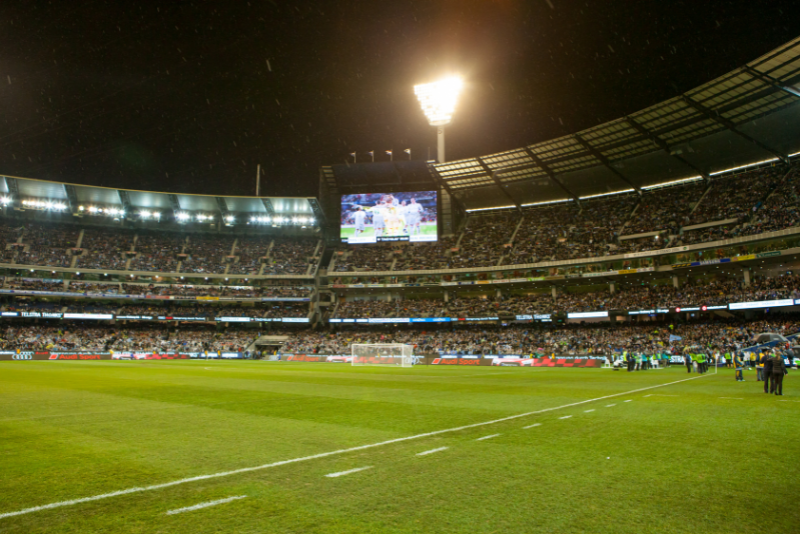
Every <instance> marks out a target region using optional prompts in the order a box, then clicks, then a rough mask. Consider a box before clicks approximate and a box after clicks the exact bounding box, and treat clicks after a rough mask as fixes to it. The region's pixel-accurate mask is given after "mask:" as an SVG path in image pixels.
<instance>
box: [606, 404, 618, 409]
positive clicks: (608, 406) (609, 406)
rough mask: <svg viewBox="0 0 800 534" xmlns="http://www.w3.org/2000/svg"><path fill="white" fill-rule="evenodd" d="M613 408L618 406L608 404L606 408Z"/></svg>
mask: <svg viewBox="0 0 800 534" xmlns="http://www.w3.org/2000/svg"><path fill="white" fill-rule="evenodd" d="M612 406H616V404H606V408H611V407H612Z"/></svg>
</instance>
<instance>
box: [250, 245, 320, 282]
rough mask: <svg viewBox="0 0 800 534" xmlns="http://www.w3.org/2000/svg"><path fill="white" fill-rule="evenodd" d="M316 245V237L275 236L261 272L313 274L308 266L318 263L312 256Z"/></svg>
mask: <svg viewBox="0 0 800 534" xmlns="http://www.w3.org/2000/svg"><path fill="white" fill-rule="evenodd" d="M316 246H317V239H315V238H311V237H303V238H299V237H298V238H277V237H276V238H275V239H274V242H273V245H272V249H271V250H270V253H269V262H268V263H267V264H266V265H265V266H264V272H263V273H262V274H272V275H278V274H307V273H308V274H315V273H314V272H310V269H309V267H310V266H315V265H316V263H318V258H315V257H314V249H315V248H316ZM311 270H312V271H313V269H311Z"/></svg>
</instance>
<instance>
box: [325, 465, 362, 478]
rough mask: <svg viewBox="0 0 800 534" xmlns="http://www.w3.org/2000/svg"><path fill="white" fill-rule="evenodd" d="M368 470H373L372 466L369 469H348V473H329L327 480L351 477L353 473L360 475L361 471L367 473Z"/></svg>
mask: <svg viewBox="0 0 800 534" xmlns="http://www.w3.org/2000/svg"><path fill="white" fill-rule="evenodd" d="M367 469H372V466H371V465H368V466H367V467H356V468H355V469H348V470H347V471H339V472H338V473H328V474H327V475H325V476H326V477H327V478H336V477H341V476H344V475H349V474H351V473H358V472H359V471H366V470H367Z"/></svg>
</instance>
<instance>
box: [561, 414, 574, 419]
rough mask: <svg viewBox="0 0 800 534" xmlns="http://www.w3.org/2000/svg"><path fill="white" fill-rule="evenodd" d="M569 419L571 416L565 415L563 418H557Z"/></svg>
mask: <svg viewBox="0 0 800 534" xmlns="http://www.w3.org/2000/svg"><path fill="white" fill-rule="evenodd" d="M570 417H572V416H571V415H565V416H564V417H559V419H569V418H570Z"/></svg>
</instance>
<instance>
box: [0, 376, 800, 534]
mask: <svg viewBox="0 0 800 534" xmlns="http://www.w3.org/2000/svg"><path fill="white" fill-rule="evenodd" d="M696 376H697V375H687V374H686V372H685V370H684V369H683V368H682V367H681V368H672V369H664V370H651V371H646V372H637V373H626V372H615V371H611V370H600V369H558V368H534V369H527V368H505V367H492V368H469V369H462V368H455V369H454V368H449V367H448V368H440V367H415V368H410V369H402V368H380V367H357V368H353V367H351V366H347V365H338V364H327V365H326V364H313V363H290V362H282V363H281V362H255V361H244V362H230V361H220V362H216V361H215V362H194V361H192V362H175V361H160V362H155V361H142V362H49V361H46V362H37V361H21V362H2V363H0V402H1V403H2V404H1V405H2V413H0V515H2V514H4V513H8V512H14V511H19V510H23V509H26V508H30V507H34V506H39V505H45V504H49V503H55V502H60V501H67V500H72V499H78V498H82V497H89V496H93V495H100V494H106V493H109V492H114V491H117V490H124V489H127V488H132V487H143V486H148V485H153V484H160V483H165V482H170V481H175V480H179V479H184V478H187V477H194V476H198V475H207V474H213V473H219V472H223V471H229V470H235V469H240V468H244V467H251V466H258V465H264V464H269V463H272V462H278V461H282V460H288V459H293V458H300V457H307V456H309V455H316V454H320V453H325V452H330V451H335V450H339V449H347V448H351V447H357V446H361V445H367V444H373V443H378V442H383V441H387V440H393V439H396V438H402V437H406V436H412V435H417V434H421V433H428V432H434V431H438V430H443V429H449V428H454V427H460V426H464V425H470V424H475V423H480V422H485V421H492V420H496V419H500V418H504V417H508V416H512V415H515V414H520V413H525V412H535V411H539V410H545V409H550V408H557V407H560V406H564V405H568V404H573V403H577V402H581V401H585V400H589V399H595V398H599V397H606V396H610V395H617V394H620V393H626V392H632V391H634V390H638V389H641V388H649V387H651V386H657V385H660V384H666V383H669V382H675V381H678V380H683V379H686V378H692V377H696ZM746 379H747V381H746V382H744V383H739V382H735V381H734V379H733V375H732V371H728V370H720V371H719V374H717V375H714V374H709V375H706V376H704V377H701V378H697V379H694V380H689V381H684V382H679V383H675V384H672V385H667V386H664V387H658V388H654V389H647V390H644V391H639V392H634V393H626V394H623V395H617V396H614V397H610V398H606V399H601V400H596V401H592V402H587V403H583V404H580V405H576V406H569V407H564V408H561V409H556V410H551V411H544V412H541V413H538V414H533V415H529V416H526V417H521V418H516V419H510V420H507V421H504V422H499V423H496V424H491V425H486V426H479V427H472V428H467V429H464V430H459V431H455V432H448V433H441V434H436V435H432V436H427V437H421V438H418V439H413V440H407V441H400V442H396V443H391V444H387V445H383V446H378V447H373V448H366V449H361V450H357V451H352V452H346V453H342V454H336V455H330V456H325V457H321V458H316V459H310V460H307V461H303V462H296V463H289V464H285V465H280V466H276V467H271V468H266V469H261V470H254V471H249V472H244V473H239V474H234V475H230V476H224V477H217V478H210V479H205V480H198V481H193V482H187V483H183V484H179V485H174V486H169V487H165V488H161V489H155V490H152V491H142V492H136V493H131V494H127V495H119V496H114V497H109V498H104V499H100V500H96V501H92V502H85V503H80V504H75V505H72V506H63V507H58V508H54V509H47V510H41V511H37V512H33V513H28V514H24V515H18V516H13V517H5V518H0V533H3V534H6V533H14V534H17V533H25V534H32V533H44V532H47V533H110V532H114V533H167V532H169V533H187V534H188V533H192V534H196V533H206V532H219V533H223V532H225V533H238V532H245V533H256V532H258V533H263V532H270V533H326V534H328V533H373V532H374V533H421V532H436V533H444V532H447V533H469V534H475V533H483V532H487V533H488V532H492V533H514V534H517V533H521V532H524V533H535V532H593V533H632V534H633V533H635V534H641V533H649V532H653V533H672V532H675V533H679V532H680V533H684V532H685V533H693V534H696V533H700V532H719V533H737V532H742V533H744V532H776V533H785V532H796V531H797V528H798V525H800V512H799V511H798V506H797V504H796V499H795V496H796V495H797V490H798V489H799V487H800V468H798V460H800V444H798V439H797V437H798V436H800V396H798V395H797V393H796V391H797V389H798V388H797V386H795V384H794V382H795V380H794V376H793V374H790V375H789V376H788V377H787V378H786V380H785V382H784V385H785V395H784V396H783V397H776V396H774V395H765V394H764V393H763V392H762V391H761V384H760V383H757V382H755V377H754V376H753V374H752V373H751V374H747V375H746ZM625 401H629V402H625ZM611 405H613V406H611ZM566 416H571V417H568V418H564V417H566ZM531 425H537V426H531ZM525 427H529V428H525ZM493 434H498V435H496V436H494V437H491V438H489V439H484V440H478V438H482V437H485V436H490V435H493ZM434 449H442V450H439V451H437V452H433V453H431V454H427V455H423V456H418V453H420V452H425V451H430V450H434ZM362 467H369V468H370V469H365V470H361V471H356V472H353V473H350V474H346V475H342V476H338V477H326V476H325V475H328V474H331V473H340V472H344V471H349V470H354V469H358V468H362ZM241 496H246V498H237V499H229V498H231V497H241ZM213 501H221V502H220V504H216V505H214V506H208V507H205V508H197V509H195V508H191V507H194V506H195V505H198V504H202V503H209V502H213ZM183 508H188V509H189V510H188V511H185V512H182V513H174V514H171V515H168V514H167V512H169V511H174V510H179V509H183ZM768 510H769V511H776V512H777V513H776V514H773V515H768V514H767V511H768Z"/></svg>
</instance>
